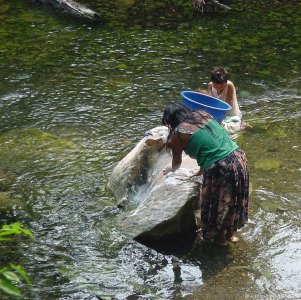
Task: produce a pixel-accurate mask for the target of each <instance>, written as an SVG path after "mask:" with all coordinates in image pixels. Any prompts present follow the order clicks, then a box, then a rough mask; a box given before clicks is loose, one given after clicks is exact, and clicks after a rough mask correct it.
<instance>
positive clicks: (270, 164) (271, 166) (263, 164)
mask: <svg viewBox="0 0 301 300" xmlns="http://www.w3.org/2000/svg"><path fill="white" fill-rule="evenodd" d="M254 166H255V169H259V170H264V171H276V170H279V169H280V168H281V167H282V163H281V161H280V160H277V159H261V160H257V161H255V164H254Z"/></svg>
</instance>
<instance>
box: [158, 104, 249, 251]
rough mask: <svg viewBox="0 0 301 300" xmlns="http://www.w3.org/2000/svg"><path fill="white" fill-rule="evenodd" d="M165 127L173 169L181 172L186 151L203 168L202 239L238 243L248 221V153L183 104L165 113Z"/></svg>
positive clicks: (201, 113)
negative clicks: (168, 132) (235, 235)
mask: <svg viewBox="0 0 301 300" xmlns="http://www.w3.org/2000/svg"><path fill="white" fill-rule="evenodd" d="M162 124H163V125H166V126H168V128H169V130H170V134H169V137H168V141H167V146H168V147H169V148H171V151H172V166H171V167H169V168H166V169H165V171H164V172H165V173H166V172H169V171H175V170H177V169H178V168H179V167H180V166H181V163H182V154H183V151H184V152H185V153H186V154H188V155H189V156H190V157H192V158H194V159H196V160H197V162H198V165H199V166H200V169H199V171H198V172H197V173H196V174H195V175H201V174H203V185H202V191H201V199H202V203H201V222H202V228H201V229H202V238H203V239H204V240H206V241H213V242H215V243H218V244H222V245H224V244H227V243H228V241H233V240H234V234H235V232H236V231H237V230H238V229H239V228H241V227H243V226H244V224H245V223H246V222H247V220H248V202H249V201H248V200H249V172H248V167H247V159H246V156H245V153H244V152H243V151H242V150H241V149H240V148H239V147H238V145H237V144H236V143H234V142H233V141H232V140H231V138H230V136H229V134H228V133H227V131H226V130H225V129H224V128H223V127H222V126H221V125H220V124H219V123H218V122H217V121H215V120H214V119H213V118H212V117H211V115H209V114H208V113H206V112H205V111H201V110H198V111H192V110H190V109H188V108H186V107H185V106H184V105H182V104H179V103H171V104H169V105H167V107H166V108H165V110H164V113H163V118H162Z"/></svg>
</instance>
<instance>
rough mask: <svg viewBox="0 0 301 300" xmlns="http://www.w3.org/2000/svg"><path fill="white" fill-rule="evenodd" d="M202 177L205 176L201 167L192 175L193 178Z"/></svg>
mask: <svg viewBox="0 0 301 300" xmlns="http://www.w3.org/2000/svg"><path fill="white" fill-rule="evenodd" d="M201 175H203V169H202V168H201V167H200V168H199V170H198V171H197V172H196V173H195V174H193V175H192V177H194V176H201Z"/></svg>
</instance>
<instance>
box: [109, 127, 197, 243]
mask: <svg viewBox="0 0 301 300" xmlns="http://www.w3.org/2000/svg"><path fill="white" fill-rule="evenodd" d="M167 134H168V132H167V128H166V127H157V128H154V129H152V130H151V131H150V135H149V136H146V137H144V138H143V139H142V140H141V141H140V142H139V143H138V144H137V145H136V147H135V148H134V149H133V150H132V151H131V152H130V153H129V154H128V155H127V156H125V157H124V158H123V159H122V160H121V161H120V162H119V164H118V165H117V166H116V167H115V169H114V170H113V172H112V175H111V177H110V180H109V182H108V187H109V188H110V190H112V191H113V193H114V195H115V197H116V199H117V200H118V201H121V200H122V199H123V200H124V199H126V203H127V205H126V211H125V212H124V213H122V214H121V215H119V217H118V221H117V224H118V227H119V228H120V230H121V231H122V232H123V233H124V234H125V235H126V236H128V237H129V238H136V239H138V240H143V241H151V240H158V239H166V238H171V237H175V236H181V235H187V234H192V233H193V232H195V230H196V229H197V227H198V224H199V219H198V216H199V203H200V187H201V178H200V177H192V178H191V176H192V175H193V174H194V173H195V172H196V171H197V170H198V166H197V163H196V161H194V160H192V159H191V158H190V157H189V156H186V155H184V156H183V162H182V167H181V168H180V169H179V170H177V171H176V172H175V173H173V172H170V173H168V174H167V175H163V169H164V168H166V167H167V166H170V165H171V154H170V153H168V151H167V150H166V148H165V147H164V145H165V142H166V137H167Z"/></svg>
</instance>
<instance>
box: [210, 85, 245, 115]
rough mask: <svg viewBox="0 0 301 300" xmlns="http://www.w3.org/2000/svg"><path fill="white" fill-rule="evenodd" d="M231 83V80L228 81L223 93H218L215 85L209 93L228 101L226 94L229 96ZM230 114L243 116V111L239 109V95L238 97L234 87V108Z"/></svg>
mask: <svg viewBox="0 0 301 300" xmlns="http://www.w3.org/2000/svg"><path fill="white" fill-rule="evenodd" d="M229 83H231V81H229V80H228V81H227V86H226V88H225V89H224V90H223V92H222V93H221V94H219V95H218V94H217V90H216V89H215V88H214V87H213V85H212V90H211V91H209V93H210V94H211V95H212V96H213V97H215V98H218V99H220V100H223V101H225V102H227V101H226V96H227V92H228V86H229ZM229 115H230V116H239V117H241V111H240V109H239V106H238V103H237V97H236V90H235V88H234V91H233V99H232V110H231V112H230V114H229Z"/></svg>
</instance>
